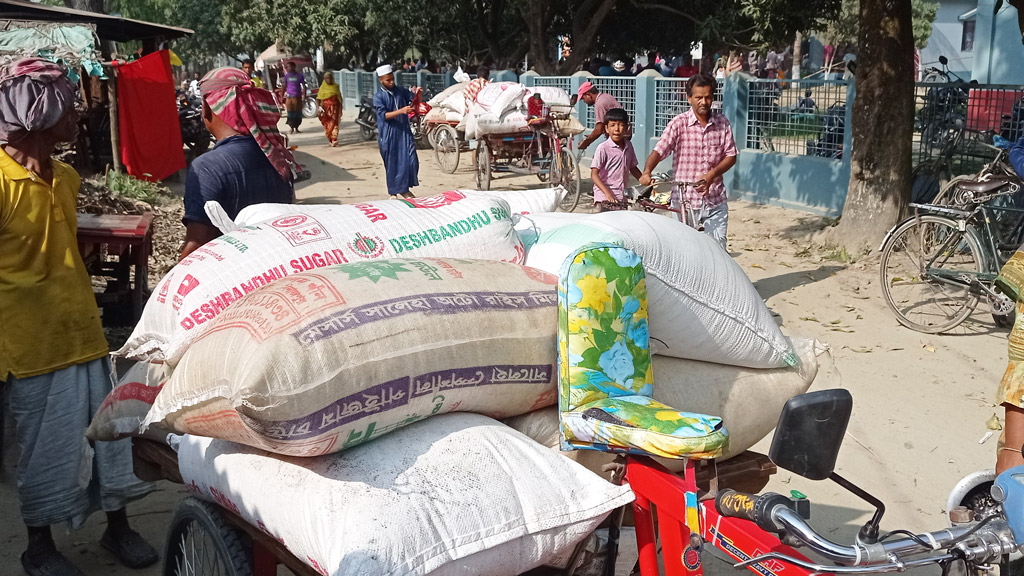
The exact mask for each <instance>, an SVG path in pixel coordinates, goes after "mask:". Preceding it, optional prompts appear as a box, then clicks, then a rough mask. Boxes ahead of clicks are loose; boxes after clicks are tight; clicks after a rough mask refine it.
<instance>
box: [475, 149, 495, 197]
mask: <svg viewBox="0 0 1024 576" xmlns="http://www.w3.org/2000/svg"><path fill="white" fill-rule="evenodd" d="M473 168H474V170H475V171H476V187H477V190H490V189H491V147H490V146H488V145H487V141H486V140H477V146H476V166H474V167H473Z"/></svg>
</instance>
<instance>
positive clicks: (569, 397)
mask: <svg viewBox="0 0 1024 576" xmlns="http://www.w3.org/2000/svg"><path fill="white" fill-rule="evenodd" d="M560 276H561V277H560V279H559V284H558V303H559V306H558V337H559V350H558V362H559V378H558V386H559V415H560V417H559V420H560V424H561V431H562V449H563V450H576V449H589V450H601V451H605V452H625V453H630V454H639V455H649V456H661V457H665V458H714V457H715V456H717V455H719V454H721V452H722V450H723V449H725V448H726V446H727V445H728V434H727V432H726V430H725V427H724V426H723V424H722V419H721V418H717V417H714V416H705V415H703V414H693V413H688V412H680V411H679V410H676V409H675V408H672V407H670V406H666V405H664V404H661V403H659V402H656V401H655V400H653V399H652V398H651V396H652V392H653V373H652V368H651V353H650V346H649V340H650V337H649V331H648V327H647V325H648V320H649V319H648V316H647V281H646V279H645V276H644V268H643V264H642V263H641V261H640V257H639V256H637V254H636V253H635V252H633V251H632V250H628V249H626V248H622V247H619V246H616V245H613V244H591V245H588V246H585V247H583V248H581V249H579V250H578V251H576V252H575V253H574V254H572V255H571V256H570V257H569V258H567V259H566V261H565V264H563V266H562V270H561V275H560Z"/></svg>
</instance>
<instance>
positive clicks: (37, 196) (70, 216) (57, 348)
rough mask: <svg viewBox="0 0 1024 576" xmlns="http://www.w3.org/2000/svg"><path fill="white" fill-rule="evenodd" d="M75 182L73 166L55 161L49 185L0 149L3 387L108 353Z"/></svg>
mask: <svg viewBox="0 0 1024 576" xmlns="http://www.w3.org/2000/svg"><path fill="white" fill-rule="evenodd" d="M80 182H81V180H80V179H79V176H78V173H77V172H75V170H74V169H73V168H72V167H71V166H68V165H67V164H65V163H63V162H58V161H57V160H54V161H53V184H52V186H51V185H50V184H49V183H47V182H45V181H43V180H42V179H41V178H40V177H39V176H37V175H36V174H34V173H32V172H29V171H28V170H26V169H25V168H24V167H23V166H22V165H21V164H18V163H17V162H16V161H15V160H14V159H13V158H11V157H10V156H9V155H8V154H7V153H6V152H5V151H3V149H2V148H0V382H2V381H6V380H7V378H8V377H9V376H8V375H9V374H13V375H14V377H16V378H26V377H29V376H37V375H39V374H46V373H48V372H54V371H56V370H60V369H63V368H67V367H68V366H74V365H75V364H80V363H82V362H88V361H90V360H95V359H96V358H101V357H103V356H104V355H105V354H106V353H107V351H108V348H107V340H106V338H105V337H104V335H103V325H102V324H101V323H100V313H99V308H98V307H97V306H96V297H95V296H94V295H93V292H92V284H91V282H90V280H89V273H88V272H86V270H85V264H83V263H82V257H81V255H79V253H78V240H77V238H76V233H77V226H78V218H77V212H76V211H75V199H76V197H77V196H78V188H79V184H80Z"/></svg>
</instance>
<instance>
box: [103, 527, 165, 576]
mask: <svg viewBox="0 0 1024 576" xmlns="http://www.w3.org/2000/svg"><path fill="white" fill-rule="evenodd" d="M100 546H103V547H104V548H106V549H107V550H110V551H111V552H113V553H114V556H117V559H118V560H119V561H120V562H121V564H124V565H125V566H127V567H129V568H145V567H146V566H151V565H153V564H155V563H156V561H157V560H159V559H160V556H159V555H158V554H157V553H156V550H155V549H154V548H153V547H152V546H150V544H149V542H146V541H145V539H143V538H142V535H141V534H139V533H138V532H136V531H135V530H128V531H127V532H125V533H123V534H122V535H121V536H120V537H119V538H118V539H116V540H115V539H114V537H113V536H112V535H111V534H110V531H109V530H107V531H106V532H104V533H103V537H102V538H100Z"/></svg>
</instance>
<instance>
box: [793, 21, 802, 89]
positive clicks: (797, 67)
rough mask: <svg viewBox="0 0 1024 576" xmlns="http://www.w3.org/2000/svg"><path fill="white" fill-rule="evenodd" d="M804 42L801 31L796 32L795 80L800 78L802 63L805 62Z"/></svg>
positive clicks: (794, 43) (794, 52)
mask: <svg viewBox="0 0 1024 576" xmlns="http://www.w3.org/2000/svg"><path fill="white" fill-rule="evenodd" d="M803 42H804V35H803V34H801V33H800V32H797V33H796V40H794V41H793V80H799V79H800V63H801V62H803V59H804V55H803V53H802V49H803Z"/></svg>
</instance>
